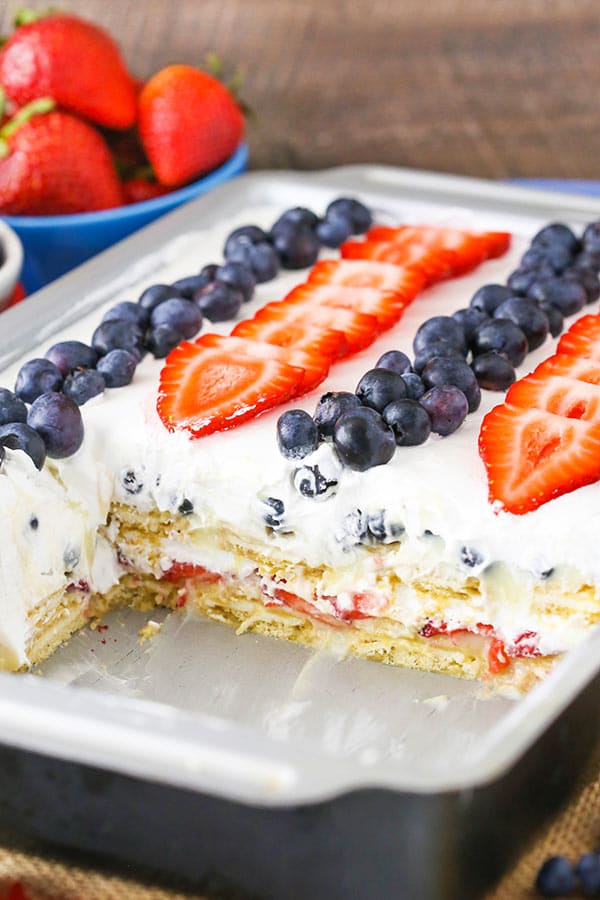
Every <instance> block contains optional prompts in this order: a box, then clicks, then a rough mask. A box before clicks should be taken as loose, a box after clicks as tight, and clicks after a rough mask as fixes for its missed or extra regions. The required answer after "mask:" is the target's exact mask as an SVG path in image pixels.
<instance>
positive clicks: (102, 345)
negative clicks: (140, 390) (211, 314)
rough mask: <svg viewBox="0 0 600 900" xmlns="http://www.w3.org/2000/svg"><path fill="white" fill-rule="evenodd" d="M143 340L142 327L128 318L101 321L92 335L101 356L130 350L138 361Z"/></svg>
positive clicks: (95, 347)
mask: <svg viewBox="0 0 600 900" xmlns="http://www.w3.org/2000/svg"><path fill="white" fill-rule="evenodd" d="M163 302H164V301H163ZM184 302H186V303H187V300H186V301H184ZM143 341H144V333H143V331H142V329H141V328H140V327H139V325H136V324H135V322H128V321H127V319H111V320H110V321H109V322H101V323H100V325H98V327H97V328H96V330H95V331H94V333H93V335H92V347H93V348H94V350H95V351H96V352H97V353H98V355H99V356H105V354H107V353H109V352H110V351H111V350H128V351H129V352H130V353H132V354H133V355H134V356H135V357H136V359H137V360H138V361H139V360H140V359H141V358H142V355H143Z"/></svg>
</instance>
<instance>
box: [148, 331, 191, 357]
mask: <svg viewBox="0 0 600 900" xmlns="http://www.w3.org/2000/svg"><path fill="white" fill-rule="evenodd" d="M182 340H183V335H182V334H181V332H179V331H177V329H176V328H173V326H172V325H158V326H157V327H156V328H151V329H150V331H149V332H148V333H147V334H146V347H147V348H148V350H149V351H150V353H151V354H152V356H153V357H154V358H155V359H164V358H165V356H168V355H169V353H170V352H171V350H174V349H175V347H176V346H177V345H178V344H180V343H181V341H182Z"/></svg>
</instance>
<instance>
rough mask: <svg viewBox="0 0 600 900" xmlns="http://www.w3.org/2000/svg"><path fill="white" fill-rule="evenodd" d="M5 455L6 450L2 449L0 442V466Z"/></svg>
mask: <svg viewBox="0 0 600 900" xmlns="http://www.w3.org/2000/svg"><path fill="white" fill-rule="evenodd" d="M5 457H6V450H5V449H4V447H3V446H2V444H0V466H1V465H2V463H3V462H4V459H5Z"/></svg>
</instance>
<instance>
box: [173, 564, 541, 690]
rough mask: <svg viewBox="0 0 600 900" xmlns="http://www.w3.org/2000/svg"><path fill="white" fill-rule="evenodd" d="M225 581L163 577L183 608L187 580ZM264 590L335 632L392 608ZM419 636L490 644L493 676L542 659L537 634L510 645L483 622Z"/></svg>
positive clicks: (204, 574) (192, 575)
mask: <svg viewBox="0 0 600 900" xmlns="http://www.w3.org/2000/svg"><path fill="white" fill-rule="evenodd" d="M226 577H227V576H224V575H221V574H219V573H217V572H211V571H210V570H209V569H207V568H205V567H204V566H200V565H197V564H195V563H188V562H178V561H174V562H173V563H172V564H171V566H170V567H169V569H167V570H166V571H165V573H164V574H163V576H162V580H163V581H167V582H170V583H174V584H176V583H178V582H182V583H183V585H182V586H183V588H184V590H183V591H182V592H181V595H180V602H178V603H177V606H184V605H185V603H186V600H187V591H186V590H185V584H186V582H187V581H188V580H191V581H193V582H194V583H195V584H197V585H207V584H216V583H217V582H219V581H221V580H223V579H224V578H226ZM281 583H285V580H284V579H282V580H281V582H280V584H281ZM261 588H262V594H263V602H264V605H265V607H266V608H269V607H285V608H287V609H289V610H292V611H294V612H297V613H300V614H301V615H303V616H307V617H308V618H310V619H312V620H313V621H315V622H319V623H320V624H322V625H328V626H329V627H331V628H336V629H340V628H344V627H347V626H351V625H352V623H353V622H354V621H356V620H357V619H377V618H380V617H382V616H383V615H384V613H385V611H386V609H387V608H388V606H389V602H388V600H387V599H386V598H385V597H384V596H383V595H381V594H374V593H368V592H361V591H356V592H354V593H344V594H343V595H342V596H336V595H328V594H324V595H321V596H318V595H317V594H316V593H315V595H314V597H313V599H312V600H308V599H306V598H304V597H301V596H300V595H299V594H296V593H294V592H293V591H290V590H288V589H287V588H285V587H281V586H273V585H272V584H270V583H267V582H263V583H262V585H261ZM317 601H319V602H320V603H322V602H323V601H325V602H326V603H327V606H328V608H329V611H325V610H324V609H321V608H319V607H318V606H317V605H316V603H317ZM418 635H419V637H421V638H427V639H436V638H440V637H441V638H446V639H449V640H450V641H451V642H452V643H453V644H455V645H457V646H459V645H460V643H461V641H464V640H465V639H467V638H469V637H470V638H472V637H474V636H475V637H478V638H482V639H483V640H484V641H485V642H487V649H486V656H487V665H488V671H489V673H490V674H491V675H497V674H499V673H500V672H503V671H504V670H505V669H507V668H508V667H509V666H510V664H511V662H512V661H513V660H515V659H528V658H531V657H537V656H541V655H542V653H541V651H540V649H539V646H538V644H539V635H538V634H537V632H535V631H523V632H521V633H520V634H518V635H517V637H515V638H514V640H512V641H510V642H508V641H505V640H503V639H502V638H500V637H498V635H497V633H496V630H495V629H494V626H493V625H490V624H486V623H483V622H478V623H477V624H476V625H475V626H469V627H450V625H449V624H448V623H447V622H444V621H440V622H434V621H433V620H431V619H430V620H428V621H427V622H426V623H425V624H424V625H423V626H421V628H419V630H418Z"/></svg>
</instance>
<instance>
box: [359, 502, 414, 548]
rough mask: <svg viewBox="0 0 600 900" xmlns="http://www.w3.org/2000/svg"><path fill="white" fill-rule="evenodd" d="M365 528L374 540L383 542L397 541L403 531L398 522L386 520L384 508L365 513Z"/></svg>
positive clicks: (386, 515)
mask: <svg viewBox="0 0 600 900" xmlns="http://www.w3.org/2000/svg"><path fill="white" fill-rule="evenodd" d="M367 530H368V532H369V534H370V536H371V537H372V538H373V540H374V541H377V542H378V543H384V544H393V543H397V542H398V540H399V539H400V538H401V537H402V535H403V534H404V532H405V530H406V529H405V528H404V525H402V524H401V523H400V522H390V521H388V514H387V512H386V511H385V509H379V510H377V512H374V513H369V514H368V515H367Z"/></svg>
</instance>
